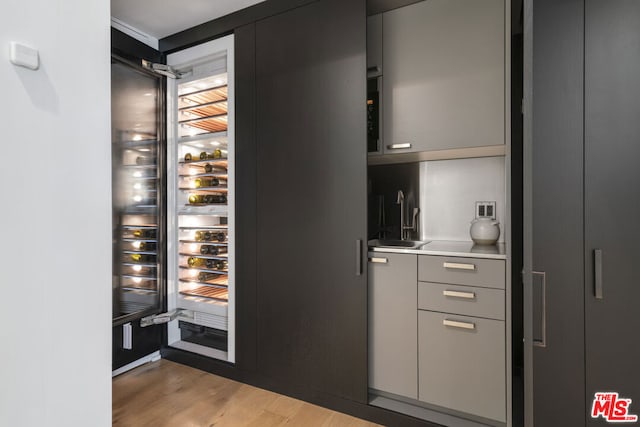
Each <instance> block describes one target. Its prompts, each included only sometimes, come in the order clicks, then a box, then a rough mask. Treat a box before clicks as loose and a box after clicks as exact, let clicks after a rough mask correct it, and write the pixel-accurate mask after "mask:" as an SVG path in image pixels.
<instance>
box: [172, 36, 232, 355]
mask: <svg viewBox="0 0 640 427" xmlns="http://www.w3.org/2000/svg"><path fill="white" fill-rule="evenodd" d="M232 51H233V37H223V38H221V39H219V40H214V41H210V42H207V43H204V44H202V45H198V46H194V47H192V48H189V49H187V50H186V51H183V52H180V53H176V54H169V55H168V56H167V65H169V66H171V67H173V68H174V69H175V70H177V71H178V72H180V73H182V77H181V78H180V79H175V80H172V79H170V80H169V81H168V98H167V103H168V105H169V107H170V109H169V112H168V119H169V122H170V126H169V129H170V130H169V133H168V141H169V146H168V157H167V158H168V160H169V162H170V163H169V167H168V168H167V180H168V182H169V183H170V187H169V189H168V190H169V191H168V193H167V202H168V204H169V215H168V217H167V220H168V222H169V224H171V225H172V229H171V231H170V233H169V239H170V241H169V242H168V248H170V253H169V254H168V255H169V256H168V260H167V273H168V275H169V283H171V284H172V289H171V290H170V295H169V298H168V299H167V309H168V310H169V311H173V310H175V312H176V313H177V318H176V319H175V320H174V321H171V322H169V324H168V326H167V335H168V344H169V346H172V347H176V348H180V349H185V350H188V351H191V352H196V353H199V354H202V355H205V356H208V357H214V358H218V359H221V360H225V361H229V362H234V361H235V348H234V343H235V253H234V248H235V242H234V236H235V234H234V233H235V229H234V227H235V218H234V210H235V207H234V199H235V194H234V191H235V185H234V176H235V175H234V173H235V171H234V166H235V165H234V162H235V159H234V136H235V129H234V121H233V118H234V71H233V66H232V64H233V55H232V54H231V52H232ZM192 55H193V56H192ZM201 328H209V331H210V332H211V331H214V330H215V334H217V335H216V336H218V337H220V339H221V340H222V341H224V342H225V343H224V345H220V346H217V345H213V344H212V343H211V342H209V341H207V340H206V339H205V340H204V341H199V338H197V337H195V336H194V335H193V334H194V331H200V330H201ZM189 331H190V332H189ZM196 335H198V334H197V333H196Z"/></svg>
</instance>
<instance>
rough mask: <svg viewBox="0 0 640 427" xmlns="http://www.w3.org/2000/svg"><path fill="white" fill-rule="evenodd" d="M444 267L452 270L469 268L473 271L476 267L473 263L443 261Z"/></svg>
mask: <svg viewBox="0 0 640 427" xmlns="http://www.w3.org/2000/svg"><path fill="white" fill-rule="evenodd" d="M442 266H443V267H444V268H449V269H452V270H470V271H473V270H475V269H476V265H475V264H460V263H457V262H445V263H443V264H442Z"/></svg>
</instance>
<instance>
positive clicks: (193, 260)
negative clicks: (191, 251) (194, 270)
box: [187, 256, 206, 267]
mask: <svg viewBox="0 0 640 427" xmlns="http://www.w3.org/2000/svg"><path fill="white" fill-rule="evenodd" d="M187 264H189V267H203V266H205V265H206V260H205V259H203V258H198V257H195V256H190V257H189V259H187Z"/></svg>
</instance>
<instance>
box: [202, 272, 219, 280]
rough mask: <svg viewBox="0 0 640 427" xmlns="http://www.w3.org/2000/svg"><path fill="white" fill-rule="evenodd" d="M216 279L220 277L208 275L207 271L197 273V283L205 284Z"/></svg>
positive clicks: (212, 274)
mask: <svg viewBox="0 0 640 427" xmlns="http://www.w3.org/2000/svg"><path fill="white" fill-rule="evenodd" d="M217 277H220V275H219V274H216V273H209V272H207V271H201V272H200V273H198V282H206V281H208V280H211V279H215V278H217Z"/></svg>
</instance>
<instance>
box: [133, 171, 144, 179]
mask: <svg viewBox="0 0 640 427" xmlns="http://www.w3.org/2000/svg"><path fill="white" fill-rule="evenodd" d="M133 177H134V178H142V172H134V173H133Z"/></svg>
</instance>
